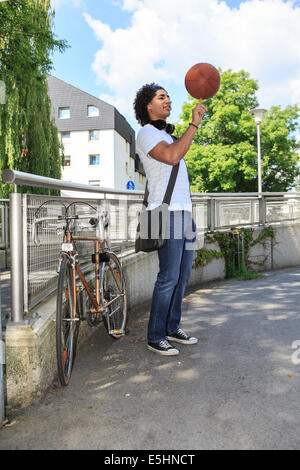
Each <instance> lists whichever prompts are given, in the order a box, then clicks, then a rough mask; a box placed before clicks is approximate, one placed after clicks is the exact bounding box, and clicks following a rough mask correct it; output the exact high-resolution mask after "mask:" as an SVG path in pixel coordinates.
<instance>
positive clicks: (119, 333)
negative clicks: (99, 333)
mask: <svg viewBox="0 0 300 470" xmlns="http://www.w3.org/2000/svg"><path fill="white" fill-rule="evenodd" d="M109 334H110V335H112V336H124V335H125V334H126V332H125V331H124V330H110V332H109Z"/></svg>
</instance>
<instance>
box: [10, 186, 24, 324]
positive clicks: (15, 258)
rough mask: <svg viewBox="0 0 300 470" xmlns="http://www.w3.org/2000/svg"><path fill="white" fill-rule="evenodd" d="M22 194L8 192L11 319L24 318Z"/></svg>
mask: <svg viewBox="0 0 300 470" xmlns="http://www.w3.org/2000/svg"><path fill="white" fill-rule="evenodd" d="M22 221H23V217H22V194H19V193H17V192H14V193H11V194H10V222H9V227H10V257H11V319H12V322H14V323H18V322H23V320H24V290H23V240H22V225H23V224H22Z"/></svg>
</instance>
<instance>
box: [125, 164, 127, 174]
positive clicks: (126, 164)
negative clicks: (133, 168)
mask: <svg viewBox="0 0 300 470" xmlns="http://www.w3.org/2000/svg"><path fill="white" fill-rule="evenodd" d="M125 171H126V175H128V162H125Z"/></svg>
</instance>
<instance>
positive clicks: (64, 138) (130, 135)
mask: <svg viewBox="0 0 300 470" xmlns="http://www.w3.org/2000/svg"><path fill="white" fill-rule="evenodd" d="M47 80H48V91H49V97H50V100H51V104H52V113H53V117H54V118H55V122H56V126H57V129H58V132H59V135H60V139H61V142H62V144H63V147H64V166H63V171H62V179H63V180H65V181H73V182H78V183H84V184H91V185H96V186H103V187H107V188H114V189H122V190H130V189H137V190H144V188H145V183H146V178H145V172H144V169H143V166H142V164H141V162H140V159H139V157H138V155H136V153H135V132H134V130H133V129H132V127H131V126H130V125H129V124H128V122H127V121H126V119H125V118H124V117H123V116H122V115H121V114H120V113H119V111H118V110H117V109H116V108H115V107H114V106H112V105H110V104H108V103H105V102H104V101H102V100H100V99H98V98H96V97H94V96H92V95H90V94H89V93H86V92H84V91H82V90H80V89H79V88H76V87H74V86H72V85H70V84H68V83H66V82H64V81H63V80H60V79H58V78H56V77H54V76H52V75H48V77H47ZM64 194H69V192H67V191H64ZM70 194H71V193H70ZM88 195H89V194H88V193H82V194H81V196H83V197H84V196H88Z"/></svg>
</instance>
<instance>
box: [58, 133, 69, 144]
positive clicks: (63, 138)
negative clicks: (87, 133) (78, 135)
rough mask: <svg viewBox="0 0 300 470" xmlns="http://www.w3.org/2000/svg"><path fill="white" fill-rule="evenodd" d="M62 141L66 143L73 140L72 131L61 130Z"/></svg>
mask: <svg viewBox="0 0 300 470" xmlns="http://www.w3.org/2000/svg"><path fill="white" fill-rule="evenodd" d="M60 138H61V142H62V143H63V144H66V143H68V142H70V140H71V132H61V133H60Z"/></svg>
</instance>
